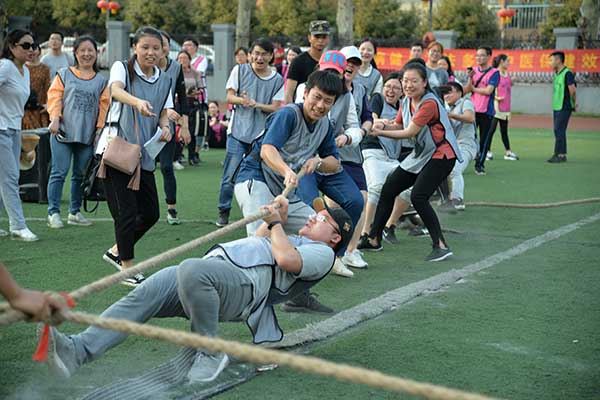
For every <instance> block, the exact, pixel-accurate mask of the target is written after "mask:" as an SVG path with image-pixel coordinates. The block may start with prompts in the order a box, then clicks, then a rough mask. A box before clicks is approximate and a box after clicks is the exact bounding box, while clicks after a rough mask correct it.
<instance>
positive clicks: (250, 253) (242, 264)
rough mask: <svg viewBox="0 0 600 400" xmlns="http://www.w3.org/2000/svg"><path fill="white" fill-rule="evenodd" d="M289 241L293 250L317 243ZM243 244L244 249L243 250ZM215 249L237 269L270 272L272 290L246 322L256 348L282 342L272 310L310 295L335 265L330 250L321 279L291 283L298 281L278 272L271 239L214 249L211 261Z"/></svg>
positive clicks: (253, 238) (251, 239)
mask: <svg viewBox="0 0 600 400" xmlns="http://www.w3.org/2000/svg"><path fill="white" fill-rule="evenodd" d="M288 238H289V240H290V242H291V243H292V245H293V246H294V247H299V246H301V245H302V244H306V243H315V242H314V241H312V240H310V239H308V238H305V237H302V236H296V235H291V236H288ZM242 243H243V246H240V244H242ZM322 245H323V247H324V248H327V245H325V244H324V243H323V244H322ZM215 249H220V250H222V252H219V253H217V254H219V255H220V254H223V255H224V257H225V258H226V259H227V260H228V261H229V262H231V263H232V264H234V265H235V266H237V267H238V268H260V267H263V268H269V269H271V287H270V289H269V293H268V295H267V296H266V297H265V298H264V299H263V301H262V302H261V303H260V304H259V305H258V306H256V307H255V308H254V309H253V310H252V311H251V312H250V315H249V316H248V319H247V324H248V327H249V328H250V331H251V332H252V337H253V341H254V343H257V344H258V343H263V342H278V341H280V340H281V339H283V331H282V330H281V328H280V326H279V323H278V322H277V317H276V316H275V310H274V309H273V306H274V305H275V304H279V303H282V302H284V301H286V300H288V299H293V298H294V297H296V296H297V295H299V294H300V293H303V292H305V291H308V290H309V289H310V288H311V287H313V286H314V285H316V284H317V283H319V281H321V279H323V278H325V277H326V276H327V274H328V273H329V271H330V270H331V268H332V267H333V262H334V260H335V256H334V253H333V249H331V265H329V266H328V268H327V269H325V268H324V270H323V274H322V276H321V277H319V278H318V279H316V280H312V281H310V280H305V279H300V278H297V279H293V278H292V279H290V278H291V277H294V278H295V276H294V275H293V274H290V273H289V272H285V271H283V270H281V269H280V268H277V263H276V262H275V259H274V257H273V251H272V246H271V241H270V239H268V238H265V237H258V236H251V237H248V238H244V239H239V240H235V241H233V242H228V243H223V244H218V245H216V246H213V247H212V248H211V249H210V250H209V251H208V252H207V253H206V254H207V255H208V256H209V257H210V253H211V252H212V251H213V250H215ZM282 275H284V276H282ZM278 278H280V279H278ZM282 285H283V286H282ZM280 286H282V287H280Z"/></svg>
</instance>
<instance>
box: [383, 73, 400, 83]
mask: <svg viewBox="0 0 600 400" xmlns="http://www.w3.org/2000/svg"><path fill="white" fill-rule="evenodd" d="M403 76H404V71H397V72H390V73H389V74H388V76H386V77H385V79H384V80H383V83H386V82H387V81H391V80H392V79H398V80H399V81H400V82H402V77H403Z"/></svg>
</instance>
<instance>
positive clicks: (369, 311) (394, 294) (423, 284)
mask: <svg viewBox="0 0 600 400" xmlns="http://www.w3.org/2000/svg"><path fill="white" fill-rule="evenodd" d="M598 220H600V213H598V214H595V215H592V216H590V217H587V218H584V219H581V220H579V221H577V222H575V223H572V224H569V225H564V226H562V227H560V228H558V229H555V230H551V231H548V232H546V233H544V234H541V235H539V236H536V237H534V238H532V239H529V240H526V241H524V242H522V243H520V244H518V245H516V246H514V247H512V248H510V249H508V250H506V251H502V252H500V253H496V254H494V255H492V256H489V257H487V258H484V259H483V260H481V261H478V262H476V263H473V264H470V265H467V266H465V267H463V268H460V269H453V270H450V271H448V272H443V273H440V274H438V275H435V276H432V277H430V278H427V279H423V280H421V281H418V282H414V283H411V284H409V285H406V286H403V287H401V288H398V289H394V290H391V291H389V292H386V293H384V294H382V295H381V296H379V297H376V298H374V299H371V300H369V301H366V302H364V303H362V304H359V305H357V306H355V307H352V308H349V309H347V310H344V311H341V312H339V313H338V314H336V315H334V316H333V317H331V318H328V319H326V320H323V321H320V322H317V323H315V324H309V325H307V326H306V327H304V328H301V329H298V330H296V331H293V332H291V333H290V334H288V335H286V336H285V337H284V339H283V341H281V342H279V343H273V344H271V345H269V347H295V346H298V345H301V344H305V343H310V342H315V341H320V340H324V339H326V338H328V337H331V336H334V335H336V334H339V333H341V332H343V331H345V330H347V329H349V328H351V327H353V326H355V325H357V324H359V323H361V322H363V321H366V320H370V319H373V318H375V317H377V316H379V315H381V314H383V313H385V312H388V311H391V310H394V309H395V308H397V307H399V306H401V305H402V304H406V303H407V302H409V301H411V300H413V299H414V298H416V297H418V296H421V295H423V294H425V293H427V292H431V291H435V290H439V289H440V288H442V287H444V286H448V285H452V284H454V283H456V281H458V280H460V279H461V278H464V277H467V276H469V275H472V274H475V273H477V272H480V271H483V270H485V269H488V268H491V267H493V266H495V265H498V264H499V263H501V262H503V261H506V260H509V259H511V258H513V257H516V256H518V255H520V254H523V253H525V252H526V251H529V250H531V249H534V248H536V247H539V246H541V245H543V244H545V243H547V242H550V241H552V240H555V239H558V238H560V237H561V236H563V235H566V234H568V233H570V232H573V231H574V230H576V229H578V228H581V227H582V226H585V225H587V224H591V223H593V222H596V221H598Z"/></svg>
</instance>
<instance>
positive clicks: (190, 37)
mask: <svg viewBox="0 0 600 400" xmlns="http://www.w3.org/2000/svg"><path fill="white" fill-rule="evenodd" d="M185 42H192V43H194V44H195V45H196V47H198V46H200V43H199V42H198V41H197V40H196V39H194V37H193V36H186V37H184V38H183V42H181V43H185Z"/></svg>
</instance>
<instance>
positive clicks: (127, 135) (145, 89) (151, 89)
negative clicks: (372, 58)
mask: <svg viewBox="0 0 600 400" xmlns="http://www.w3.org/2000/svg"><path fill="white" fill-rule="evenodd" d="M123 66H124V67H125V75H126V77H127V78H126V81H127V82H126V84H125V90H127V92H128V93H129V94H131V95H133V96H135V97H137V98H140V99H144V100H146V101H148V102H150V104H152V110H153V112H154V113H155V114H156V116H155V117H143V116H142V115H141V114H140V113H139V111H137V110H135V113H134V108H133V107H131V106H130V105H127V104H122V106H121V115H120V116H119V136H122V137H123V138H124V139H125V140H127V141H128V142H129V143H138V142H137V140H136V137H135V125H134V120H133V118H134V115H135V118H136V119H137V125H138V130H139V135H140V141H139V144H140V145H141V146H142V169H143V170H144V171H154V168H155V162H154V159H152V158H151V157H150V156H149V155H148V153H147V152H146V150H145V149H144V143H146V142H147V141H148V140H150V138H152V136H154V134H155V133H156V128H157V127H158V122H159V120H160V113H161V111H162V109H163V107H164V106H165V103H166V101H167V98H168V97H169V89H170V88H171V78H169V77H168V76H167V75H166V74H165V73H163V72H162V71H161V72H160V77H159V78H158V79H157V80H156V81H155V82H152V83H150V82H148V81H145V80H144V79H143V78H142V77H140V76H138V75H136V76H135V79H134V81H133V83H131V82H130V81H129V70H128V67H127V63H126V62H124V63H123ZM134 74H135V72H134ZM172 134H175V132H172Z"/></svg>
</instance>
